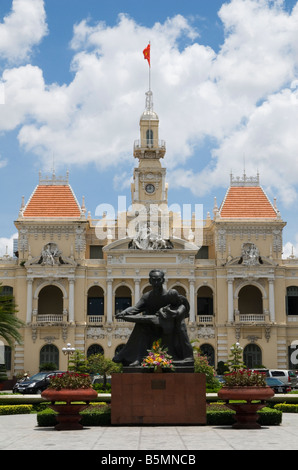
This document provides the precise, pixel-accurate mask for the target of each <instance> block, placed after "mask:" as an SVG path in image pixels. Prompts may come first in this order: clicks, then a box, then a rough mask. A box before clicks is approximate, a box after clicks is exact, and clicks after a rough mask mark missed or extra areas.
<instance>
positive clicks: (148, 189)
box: [145, 183, 155, 194]
mask: <svg viewBox="0 0 298 470" xmlns="http://www.w3.org/2000/svg"><path fill="white" fill-rule="evenodd" d="M145 190H146V193H148V194H152V193H154V191H155V186H154V184H152V183H149V184H146V186H145Z"/></svg>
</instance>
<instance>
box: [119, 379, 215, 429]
mask: <svg viewBox="0 0 298 470" xmlns="http://www.w3.org/2000/svg"><path fill="white" fill-rule="evenodd" d="M111 404H112V415H111V423H112V424H116V425H121V424H123V425H124V424H138V425H140V424H160V425H161V424H173V425H174V424H180V425H184V424H189V425H198V424H206V376H205V374H197V373H183V374H179V373H175V372H168V373H145V372H144V373H139V374H136V373H132V374H130V373H126V374H112V400H111Z"/></svg>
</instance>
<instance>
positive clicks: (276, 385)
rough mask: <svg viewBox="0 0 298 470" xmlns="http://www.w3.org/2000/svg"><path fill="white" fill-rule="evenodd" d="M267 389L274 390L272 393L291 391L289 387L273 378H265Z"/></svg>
mask: <svg viewBox="0 0 298 470" xmlns="http://www.w3.org/2000/svg"><path fill="white" fill-rule="evenodd" d="M266 382H267V385H268V387H270V388H272V389H273V390H274V393H287V392H290V391H291V387H289V385H286V384H284V383H283V382H282V381H281V380H279V379H276V378H274V377H266Z"/></svg>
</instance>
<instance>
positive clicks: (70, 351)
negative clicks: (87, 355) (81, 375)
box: [62, 343, 75, 371]
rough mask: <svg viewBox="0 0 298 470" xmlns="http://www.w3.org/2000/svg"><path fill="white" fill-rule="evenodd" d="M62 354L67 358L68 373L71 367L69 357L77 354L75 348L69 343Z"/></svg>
mask: <svg viewBox="0 0 298 470" xmlns="http://www.w3.org/2000/svg"><path fill="white" fill-rule="evenodd" d="M62 352H63V354H64V355H65V356H67V371H68V367H69V356H72V354H73V353H74V352H75V348H72V347H71V344H70V343H67V345H66V348H62Z"/></svg>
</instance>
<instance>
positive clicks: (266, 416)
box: [206, 403, 282, 426]
mask: <svg viewBox="0 0 298 470" xmlns="http://www.w3.org/2000/svg"><path fill="white" fill-rule="evenodd" d="M235 414H236V412H235V411H233V410H230V409H229V408H227V407H226V406H225V405H223V404H221V403H213V404H211V405H209V406H207V413H206V415H207V424H209V425H213V426H219V425H231V424H233V423H234V422H235ZM258 415H259V418H258V423H259V424H260V425H261V426H276V425H279V424H281V421H282V412H281V411H279V410H274V409H271V408H268V407H264V408H262V409H261V410H259V411H258Z"/></svg>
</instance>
